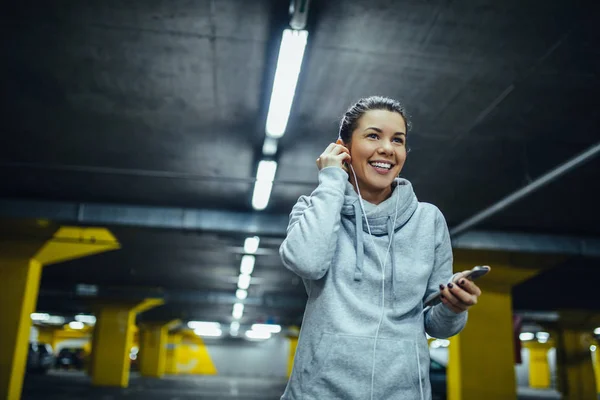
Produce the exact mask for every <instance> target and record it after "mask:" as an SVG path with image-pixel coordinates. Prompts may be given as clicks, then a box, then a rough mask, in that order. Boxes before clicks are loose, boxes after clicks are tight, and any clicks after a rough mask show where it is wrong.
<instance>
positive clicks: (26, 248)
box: [0, 227, 119, 400]
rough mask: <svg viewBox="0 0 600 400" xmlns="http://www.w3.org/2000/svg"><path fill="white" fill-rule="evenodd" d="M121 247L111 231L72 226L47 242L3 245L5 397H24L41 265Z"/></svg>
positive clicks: (1, 364) (0, 372)
mask: <svg viewBox="0 0 600 400" xmlns="http://www.w3.org/2000/svg"><path fill="white" fill-rule="evenodd" d="M117 248H119V243H118V242H117V241H116V240H115V238H114V237H113V236H112V234H111V233H110V232H108V231H107V230H106V229H87V228H71V227H63V228H60V229H59V230H58V231H57V232H56V233H54V235H53V236H51V238H50V239H48V240H47V241H46V242H45V243H44V242H43V240H42V241H41V242H38V243H36V241H35V240H32V239H27V240H23V241H19V240H18V239H16V240H14V241H4V242H2V243H0V255H1V256H0V257H1V258H0V315H2V318H0V332H2V334H1V335H0V398H2V399H8V400H17V399H19V398H20V397H21V389H22V385H23V377H24V374H25V364H26V360H27V352H28V341H29V332H30V329H31V319H30V315H31V313H32V312H34V311H35V306H36V303H37V296H38V290H39V286H40V277H41V274H42V266H46V265H50V264H55V263H58V262H62V261H66V260H70V259H74V258H79V257H84V256H88V255H91V254H96V253H100V252H104V251H109V250H114V249H117Z"/></svg>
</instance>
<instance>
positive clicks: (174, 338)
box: [165, 333, 183, 374]
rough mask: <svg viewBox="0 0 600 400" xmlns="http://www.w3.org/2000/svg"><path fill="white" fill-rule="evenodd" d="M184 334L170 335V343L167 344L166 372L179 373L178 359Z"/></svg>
mask: <svg viewBox="0 0 600 400" xmlns="http://www.w3.org/2000/svg"><path fill="white" fill-rule="evenodd" d="M182 339H183V336H182V335H181V334H180V333H175V334H173V335H169V339H168V340H169V343H168V346H167V361H166V367H165V369H166V373H167V374H177V373H179V371H178V370H177V360H179V351H180V350H181V341H182Z"/></svg>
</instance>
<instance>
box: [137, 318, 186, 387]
mask: <svg viewBox="0 0 600 400" xmlns="http://www.w3.org/2000/svg"><path fill="white" fill-rule="evenodd" d="M179 323H180V321H179V320H174V321H171V322H168V323H165V324H160V325H159V324H152V325H144V326H142V327H141V328H140V352H139V357H140V358H139V360H140V373H141V374H142V376H147V377H152V378H162V376H163V375H164V374H165V371H166V364H167V342H168V339H169V329H171V327H174V326H176V325H178V324H179Z"/></svg>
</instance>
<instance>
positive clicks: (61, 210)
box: [0, 199, 600, 257]
mask: <svg viewBox="0 0 600 400" xmlns="http://www.w3.org/2000/svg"><path fill="white" fill-rule="evenodd" d="M0 216H4V217H12V218H15V217H16V218H43V219H48V220H53V221H59V222H64V223H80V224H86V225H98V224H100V225H115V226H129V227H142V228H159V229H175V230H178V231H181V230H184V231H186V230H192V231H207V232H222V233H233V234H247V235H264V236H272V237H281V238H283V237H285V235H286V228H287V224H288V221H289V215H288V214H264V213H255V212H250V213H244V212H232V211H224V210H208V209H189V208H174V207H147V206H129V205H114V204H111V205H107V204H93V203H68V202H49V201H30V200H12V199H0ZM453 247H454V248H455V249H480V250H497V251H515V252H527V253H552V254H565V255H574V256H589V257H600V238H595V237H589V238H586V237H576V236H553V235H543V234H523V233H515V232H489V231H470V232H468V233H466V234H462V235H458V234H457V235H456V236H455V237H454V238H453Z"/></svg>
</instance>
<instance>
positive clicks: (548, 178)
mask: <svg viewBox="0 0 600 400" xmlns="http://www.w3.org/2000/svg"><path fill="white" fill-rule="evenodd" d="M598 153H600V143H596V144H595V145H593V146H592V147H590V148H589V149H587V150H585V151H584V152H582V153H580V154H578V155H577V156H575V157H573V158H571V159H570V160H568V161H566V162H564V163H562V164H560V165H559V166H557V167H556V168H554V169H552V170H550V171H549V172H547V173H545V174H544V175H542V176H540V177H539V178H537V179H536V180H534V181H533V182H531V183H529V184H528V185H526V186H525V187H523V188H521V189H519V190H517V191H516V192H513V193H511V194H509V195H508V196H506V197H505V198H503V199H502V200H500V201H499V202H497V203H495V204H493V205H491V206H490V207H488V208H486V209H485V210H483V211H480V212H479V213H477V214H475V215H473V216H472V217H470V218H468V219H467V220H465V221H464V222H462V223H460V224H459V225H457V226H455V227H454V228H452V229H450V236H451V237H454V236H457V235H460V234H461V233H463V232H465V231H467V230H469V229H471V228H473V227H474V226H475V225H477V224H479V223H481V222H482V221H484V220H486V219H488V218H490V217H491V216H492V215H494V214H497V213H498V212H500V211H502V210H504V209H505V208H507V207H508V206H510V205H511V204H513V203H515V202H516V201H518V200H520V199H522V198H524V197H526V196H528V195H530V194H531V193H533V192H534V191H536V190H538V189H539V188H541V187H543V186H544V185H547V184H548V183H550V182H552V181H554V180H556V179H558V178H559V177H561V176H562V175H564V174H566V173H567V172H569V171H571V170H573V169H575V168H577V167H579V166H580V165H582V164H584V163H586V162H587V161H590V160H591V159H592V158H593V157H595V156H596V155H598Z"/></svg>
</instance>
